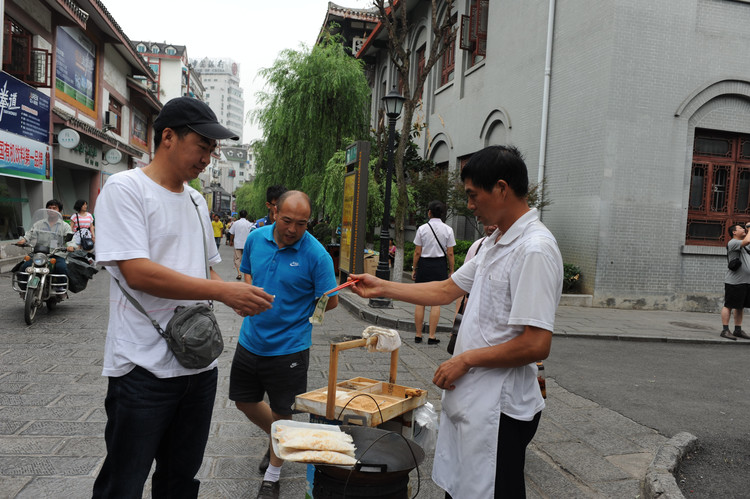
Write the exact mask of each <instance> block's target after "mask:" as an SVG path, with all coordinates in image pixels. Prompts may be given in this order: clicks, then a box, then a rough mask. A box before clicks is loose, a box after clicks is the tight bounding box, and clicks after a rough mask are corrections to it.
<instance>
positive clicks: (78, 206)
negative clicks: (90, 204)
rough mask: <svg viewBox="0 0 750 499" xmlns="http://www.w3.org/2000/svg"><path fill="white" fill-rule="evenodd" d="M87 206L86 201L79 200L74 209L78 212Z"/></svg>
mask: <svg viewBox="0 0 750 499" xmlns="http://www.w3.org/2000/svg"><path fill="white" fill-rule="evenodd" d="M84 204H86V200H85V199H79V200H78V201H76V204H74V205H73V209H74V210H76V211H81V208H83V205H84Z"/></svg>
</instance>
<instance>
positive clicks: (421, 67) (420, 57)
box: [415, 44, 427, 101]
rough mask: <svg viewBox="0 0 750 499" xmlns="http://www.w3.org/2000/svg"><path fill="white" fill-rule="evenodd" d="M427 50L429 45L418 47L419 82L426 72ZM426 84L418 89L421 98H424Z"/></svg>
mask: <svg viewBox="0 0 750 499" xmlns="http://www.w3.org/2000/svg"><path fill="white" fill-rule="evenodd" d="M426 50H427V45H426V44H425V45H422V46H421V47H420V48H418V49H417V82H418V81H419V80H420V79H421V78H422V74H423V73H424V65H425V51H426ZM415 83H416V82H415ZM423 87H424V84H423V86H422V87H420V88H418V89H417V91H418V92H419V100H420V101H421V100H422V94H423V93H424V88H423Z"/></svg>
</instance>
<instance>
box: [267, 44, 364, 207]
mask: <svg viewBox="0 0 750 499" xmlns="http://www.w3.org/2000/svg"><path fill="white" fill-rule="evenodd" d="M260 74H261V76H263V77H264V78H265V79H266V88H267V91H264V92H260V93H259V94H258V95H259V102H260V109H259V110H258V111H256V112H255V113H254V114H253V118H254V119H255V120H256V121H257V122H258V123H259V124H260V127H261V129H262V130H263V142H262V145H261V146H260V148H259V149H258V151H257V152H258V174H257V176H256V180H255V182H259V187H262V188H263V190H265V186H269V185H273V184H283V185H285V186H286V187H287V188H289V189H300V190H302V191H304V192H306V193H307V194H308V195H309V196H310V198H311V199H312V200H313V204H314V206H313V210H314V211H313V213H319V211H320V209H321V208H322V207H321V206H320V205H319V204H318V203H316V200H318V199H320V196H319V192H320V189H321V186H322V184H323V182H322V178H323V175H324V173H325V167H326V164H327V163H328V161H329V160H330V159H331V157H332V156H333V153H334V152H335V151H337V150H339V149H341V148H342V146H344V144H343V140H344V138H345V137H365V136H367V134H368V107H369V102H370V88H369V85H368V84H367V80H366V78H365V76H364V72H363V63H362V61H359V60H357V59H355V58H354V57H352V56H351V54H349V53H348V52H347V51H346V49H345V48H344V45H343V43H342V39H341V37H340V36H338V35H331V34H328V33H326V34H324V36H323V38H322V39H321V40H320V42H319V43H318V44H316V45H315V46H313V48H312V49H308V48H307V47H306V46H305V45H302V46H301V48H300V50H284V51H283V52H281V54H280V55H279V57H278V58H277V59H276V61H275V62H274V64H273V65H272V66H271V67H270V68H266V69H263V70H261V71H260Z"/></svg>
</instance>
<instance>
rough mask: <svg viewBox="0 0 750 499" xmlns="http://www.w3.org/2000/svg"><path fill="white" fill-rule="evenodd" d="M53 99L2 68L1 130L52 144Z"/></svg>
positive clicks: (0, 92)
mask: <svg viewBox="0 0 750 499" xmlns="http://www.w3.org/2000/svg"><path fill="white" fill-rule="evenodd" d="M49 113H50V99H49V97H47V96H46V95H44V94H43V93H42V92H40V91H38V90H36V89H35V88H33V87H31V86H29V85H27V84H25V83H24V82H22V81H20V80H17V79H15V78H13V77H12V76H11V75H9V74H8V73H5V72H2V71H0V130H5V131H6V132H10V133H14V134H16V135H21V136H23V137H27V138H29V139H32V140H36V141H38V142H43V143H45V144H49V143H50V133H49Z"/></svg>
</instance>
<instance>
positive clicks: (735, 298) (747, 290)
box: [724, 283, 750, 310]
mask: <svg viewBox="0 0 750 499" xmlns="http://www.w3.org/2000/svg"><path fill="white" fill-rule="evenodd" d="M724 306H725V307H726V308H731V309H734V310H742V309H743V308H750V284H727V283H724Z"/></svg>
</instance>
